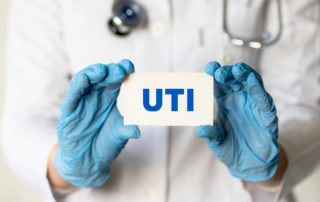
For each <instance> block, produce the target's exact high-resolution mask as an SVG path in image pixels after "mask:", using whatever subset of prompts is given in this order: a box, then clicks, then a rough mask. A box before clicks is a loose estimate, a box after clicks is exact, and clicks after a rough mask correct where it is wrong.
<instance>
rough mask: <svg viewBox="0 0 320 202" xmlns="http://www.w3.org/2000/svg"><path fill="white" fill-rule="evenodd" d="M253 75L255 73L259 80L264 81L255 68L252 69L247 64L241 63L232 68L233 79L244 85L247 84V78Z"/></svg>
mask: <svg viewBox="0 0 320 202" xmlns="http://www.w3.org/2000/svg"><path fill="white" fill-rule="evenodd" d="M251 73H254V74H255V75H256V77H257V78H258V80H262V79H261V76H260V75H259V74H258V73H257V72H256V71H255V70H254V69H253V68H251V67H250V66H249V65H247V64H245V63H242V62H239V63H237V64H235V65H234V66H233V68H232V74H233V77H234V78H235V79H236V80H237V81H239V82H241V83H242V85H245V84H246V82H247V78H248V76H249V74H251Z"/></svg>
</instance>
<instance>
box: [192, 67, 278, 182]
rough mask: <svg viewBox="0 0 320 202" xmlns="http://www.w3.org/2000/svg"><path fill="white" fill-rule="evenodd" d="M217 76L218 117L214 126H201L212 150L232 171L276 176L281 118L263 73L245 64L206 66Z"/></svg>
mask: <svg viewBox="0 0 320 202" xmlns="http://www.w3.org/2000/svg"><path fill="white" fill-rule="evenodd" d="M205 71H206V73H207V74H209V75H211V76H214V77H215V78H214V79H215V85H214V89H215V92H214V94H215V98H216V100H217V104H218V113H217V118H216V120H215V123H214V125H213V126H199V127H198V128H197V134H198V136H200V137H205V138H206V141H207V143H208V145H209V148H210V150H212V151H213V153H214V154H215V155H216V156H217V157H218V158H219V159H220V160H221V161H222V162H223V163H224V164H225V165H226V166H227V167H228V169H229V171H230V173H231V174H232V175H233V176H235V177H237V178H240V179H243V180H247V181H263V180H267V179H270V178H272V177H273V176H274V174H275V172H276V170H277V166H278V162H279V147H278V144H277V138H278V118H277V115H276V108H275V105H274V103H273V100H272V98H271V96H270V95H269V94H268V93H267V92H266V90H265V89H264V86H263V82H262V79H261V77H260V75H259V74H258V73H257V72H255V71H254V70H253V69H252V68H251V67H249V66H248V65H246V64H243V63H238V64H236V65H234V66H224V67H221V66H220V65H219V64H218V63H216V62H211V63H209V64H208V65H207V67H206V69H205Z"/></svg>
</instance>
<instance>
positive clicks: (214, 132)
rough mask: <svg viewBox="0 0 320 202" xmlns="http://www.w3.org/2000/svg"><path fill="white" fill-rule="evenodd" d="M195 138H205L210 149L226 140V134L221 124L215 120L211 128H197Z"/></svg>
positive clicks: (207, 126) (206, 126) (205, 126)
mask: <svg viewBox="0 0 320 202" xmlns="http://www.w3.org/2000/svg"><path fill="white" fill-rule="evenodd" d="M197 136H198V137H203V138H206V139H207V143H208V144H209V147H210V146H219V145H221V144H222V143H223V142H224V140H225V138H226V133H225V131H224V128H223V126H222V124H221V122H220V121H219V120H215V121H214V124H213V126H210V125H202V126H199V127H198V128H197Z"/></svg>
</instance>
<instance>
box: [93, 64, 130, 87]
mask: <svg viewBox="0 0 320 202" xmlns="http://www.w3.org/2000/svg"><path fill="white" fill-rule="evenodd" d="M132 72H134V65H133V64H132V62H131V61H130V60H122V61H120V62H119V63H118V64H114V63H111V64H109V65H108V75H107V77H106V78H105V79H104V81H103V82H100V83H99V87H101V86H102V87H107V86H116V87H120V85H121V83H122V81H123V80H124V78H125V77H126V75H128V74H131V73H132Z"/></svg>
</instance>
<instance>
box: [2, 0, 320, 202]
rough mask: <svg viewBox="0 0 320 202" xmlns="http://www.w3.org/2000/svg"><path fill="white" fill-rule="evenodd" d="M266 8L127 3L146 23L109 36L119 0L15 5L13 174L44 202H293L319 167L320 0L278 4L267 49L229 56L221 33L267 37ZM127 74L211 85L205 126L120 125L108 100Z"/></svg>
mask: <svg viewBox="0 0 320 202" xmlns="http://www.w3.org/2000/svg"><path fill="white" fill-rule="evenodd" d="M275 2H276V1H267V0H255V1H251V0H229V1H228V4H227V10H228V12H227V14H228V15H227V19H226V20H223V15H222V12H223V9H222V7H223V6H222V3H223V1H222V0H197V1H186V0H148V1H142V0H141V1H138V0H137V3H139V4H140V5H142V6H143V8H144V10H145V11H144V12H145V14H146V15H147V20H145V22H144V23H145V26H141V27H137V28H136V29H134V30H132V31H131V32H130V33H129V34H128V35H127V36H119V34H121V33H117V30H113V31H111V30H110V23H109V25H108V22H110V21H109V19H110V18H111V17H112V15H113V14H114V13H113V12H112V8H113V6H114V5H115V4H116V3H117V1H113V0H96V1H88V0H73V1H65V0H46V1H43V0H12V1H11V9H10V13H11V15H10V24H9V39H8V52H7V65H6V101H5V107H4V109H5V114H4V121H3V128H4V133H3V143H4V150H5V155H6V157H7V159H8V162H9V163H10V165H11V167H12V169H13V170H14V171H15V173H16V174H17V175H18V176H19V177H21V178H22V179H24V180H25V181H27V182H28V183H29V184H31V185H32V186H34V187H35V188H36V189H38V191H39V192H41V193H42V194H43V196H44V197H45V198H46V199H47V200H48V201H66V202H79V201H97V202H99V201H108V202H128V201H137V202H152V201H157V202H167V201H170V202H182V201H183V202H189V201H190V202H191V201H192V202H195V201H201V202H202V201H219V202H227V201H233V202H234V201H245V202H247V201H248V202H249V201H259V202H266V201H279V200H282V201H294V199H293V197H292V195H291V194H290V193H291V191H292V188H293V187H294V186H295V185H296V184H297V183H299V182H300V181H301V180H303V179H304V178H305V177H306V176H308V174H310V173H311V172H312V170H313V169H314V168H315V167H316V165H317V164H318V162H319V159H320V132H319V125H320V90H319V89H320V88H319V87H320V80H319V78H320V30H319V29H320V18H319V9H320V2H319V1H317V0H304V1H298V0H296V1H294V0H283V1H281V2H282V3H281V5H282V7H281V13H282V19H281V21H280V22H281V23H282V24H283V30H282V33H281V37H280V38H279V40H278V41H277V42H276V43H274V44H273V45H271V46H266V47H263V48H259V47H255V48H254V47H248V46H242V47H236V46H233V45H231V44H230V41H228V40H227V39H226V38H224V34H223V29H222V25H223V24H225V23H226V24H227V26H228V29H229V31H230V33H232V34H234V35H235V36H239V37H242V38H257V37H259V36H261V33H264V31H268V33H269V35H270V36H271V37H272V36H276V35H277V32H278V31H279V30H277V28H278V25H279V24H278V23H279V21H278V16H277V14H278V12H277V7H276V3H275ZM267 8H268V9H267ZM127 14H128V15H129V14H130V13H127ZM117 22H118V21H117V20H116V21H114V23H117ZM116 25H117V24H116ZM118 31H119V30H118ZM122 31H123V30H122ZM124 31H126V30H124ZM236 42H237V41H236ZM240 45H241V44H240ZM253 45H257V44H255V43H253ZM214 61H218V62H214ZM134 71H136V72H142V71H143V72H203V71H205V72H206V73H207V74H208V75H210V76H213V77H214V83H215V85H214V87H215V100H216V102H217V114H216V115H215V122H214V125H213V126H198V127H138V126H135V125H130V126H124V125H123V117H122V116H121V113H120V112H119V109H118V107H117V104H116V103H117V98H118V95H119V91H120V88H121V83H122V81H123V80H124V79H125V78H126V77H128V76H130V74H131V73H133V72H134ZM71 78H72V79H71ZM119 102H120V100H119Z"/></svg>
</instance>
